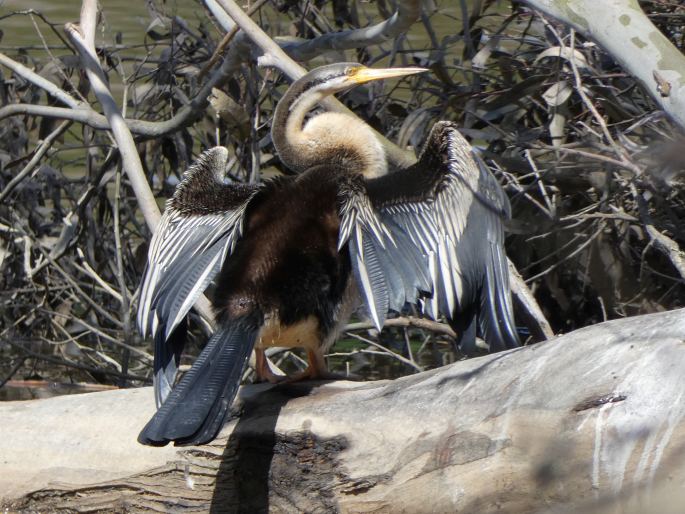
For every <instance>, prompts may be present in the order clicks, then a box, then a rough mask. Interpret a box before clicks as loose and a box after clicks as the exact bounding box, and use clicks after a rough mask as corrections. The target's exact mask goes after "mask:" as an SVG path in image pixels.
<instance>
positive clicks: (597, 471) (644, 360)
mask: <svg viewBox="0 0 685 514" xmlns="http://www.w3.org/2000/svg"><path fill="white" fill-rule="evenodd" d="M684 395H685V310H679V311H672V312H666V313H660V314H653V315H649V316H641V317H636V318H629V319H624V320H620V321H612V322H608V323H603V324H600V325H595V326H593V327H588V328H585V329H582V330H578V331H576V332H574V333H571V334H568V335H566V336H563V337H559V338H557V339H555V340H553V341H550V342H546V343H540V344H537V345H534V346H529V347H525V348H520V349H517V350H513V351H509V352H506V353H500V354H496V355H491V356H486V357H481V358H477V359H471V360H467V361H462V362H458V363H455V364H453V365H451V366H446V367H443V368H440V369H436V370H432V371H428V372H424V373H420V374H417V375H413V376H409V377H404V378H401V379H398V380H394V381H379V382H366V383H353V382H329V383H325V384H317V383H302V384H294V385H280V386H275V387H274V386H268V385H256V386H246V387H244V388H243V389H242V391H241V397H240V401H239V402H238V403H237V404H236V409H238V410H240V411H241V412H240V414H241V415H240V417H239V418H237V419H233V420H232V421H231V422H229V423H228V424H227V425H226V427H224V430H223V432H222V434H221V437H220V438H219V439H217V440H216V441H214V443H212V444H211V445H207V446H202V447H180V448H175V447H165V448H149V447H143V446H140V445H138V444H137V443H136V435H137V432H138V431H139V429H140V428H141V427H142V426H143V425H144V423H145V422H146V421H147V419H148V417H149V416H150V415H151V414H152V412H153V409H154V407H153V395H152V392H151V390H149V389H147V388H146V389H135V390H120V391H107V392H100V393H91V394H84V395H79V396H65V397H59V398H53V399H49V400H38V401H31V402H10V403H6V404H3V405H0V419H2V425H1V426H0V455H1V456H2V458H1V463H0V492H1V494H2V495H3V500H2V506H3V507H5V508H8V509H9V510H10V511H11V510H36V511H49V510H52V509H70V510H71V511H76V512H80V511H83V512H94V511H98V510H103V511H112V510H115V511H130V512H135V511H139V510H145V509H150V510H155V511H164V512H206V511H211V512H267V511H270V512H336V511H338V512H393V513H394V512H408V513H410V512H411V513H422V512H457V511H458V512H479V513H487V512H516V513H524V512H547V511H548V509H550V508H552V509H561V510H554V512H557V511H559V512H562V511H564V512H565V510H564V509H569V511H575V512H577V511H582V512H623V511H625V512H635V513H638V512H657V511H658V512H668V509H667V506H669V505H671V506H673V507H672V508H673V509H679V508H680V507H681V506H682V505H683V502H682V501H678V500H683V499H684V498H683V495H682V493H677V495H678V496H679V497H674V491H682V487H683V485H684V484H685V452H684V450H685V398H684ZM236 414H238V412H237V411H236ZM666 500H668V501H667V502H666V503H663V504H662V503H659V502H661V501H666ZM655 508H656V509H657V510H654V509H655ZM672 512H680V510H672Z"/></svg>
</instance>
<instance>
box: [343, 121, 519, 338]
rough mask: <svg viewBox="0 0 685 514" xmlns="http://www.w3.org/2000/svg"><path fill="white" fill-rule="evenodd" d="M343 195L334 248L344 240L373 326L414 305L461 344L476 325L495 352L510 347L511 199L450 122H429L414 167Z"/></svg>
mask: <svg viewBox="0 0 685 514" xmlns="http://www.w3.org/2000/svg"><path fill="white" fill-rule="evenodd" d="M341 202H342V209H341V218H342V222H341V228H340V238H339V245H340V247H342V246H343V245H344V244H345V243H348V244H349V251H350V257H351V261H352V267H353V271H354V273H355V276H356V279H357V282H358V285H359V288H360V290H361V291H362V295H363V297H364V299H365V301H366V305H367V307H368V309H369V312H370V315H371V318H372V320H373V322H374V324H375V325H376V326H377V327H378V328H380V327H381V326H382V325H383V323H384V321H385V316H386V314H387V312H388V310H394V311H397V312H399V311H401V309H402V308H403V306H404V305H405V302H409V303H415V304H416V303H420V304H422V305H423V307H424V311H425V312H426V313H427V314H428V315H430V316H432V317H436V316H437V315H438V314H439V313H442V314H444V315H445V316H446V317H447V318H448V320H450V323H451V324H452V325H453V326H455V328H457V329H458V330H457V332H458V333H459V334H460V337H461V336H464V335H465V336H466V337H468V338H470V339H473V343H471V342H470V341H464V340H462V341H464V342H465V343H467V344H475V332H476V328H478V331H479V332H480V334H481V336H482V337H483V339H485V340H486V342H488V343H489V344H490V346H491V349H493V350H494V349H504V348H511V347H515V346H517V345H518V337H517V335H516V330H515V325H514V318H513V312H512V305H511V299H510V291H509V277H508V268H507V259H506V255H505V253H504V230H503V226H502V220H503V218H508V217H509V215H510V210H509V202H508V200H507V197H506V195H505V194H504V192H503V191H502V189H501V187H500V186H499V184H498V183H497V181H496V179H495V178H494V177H493V176H492V174H491V173H490V171H489V170H488V168H487V167H486V166H485V164H484V163H483V162H482V161H481V160H480V159H479V158H478V157H477V156H476V155H475V154H474V153H473V151H472V148H471V146H470V145H469V144H468V142H467V141H466V140H465V139H464V138H463V137H462V136H461V134H460V133H459V132H458V130H457V128H456V126H455V125H454V124H452V123H449V122H440V123H438V124H436V125H435V127H433V130H432V131H431V133H430V135H429V138H428V141H427V143H426V145H425V147H424V149H423V152H422V153H421V156H420V157H419V161H418V162H417V163H416V164H415V165H413V166H411V167H409V168H406V169H403V170H400V171H398V172H396V173H392V174H390V175H386V176H383V177H379V178H376V179H371V180H364V179H362V178H361V177H357V179H356V180H352V181H351V182H349V183H348V184H347V185H346V187H344V188H343V189H342V190H341ZM424 300H425V301H424Z"/></svg>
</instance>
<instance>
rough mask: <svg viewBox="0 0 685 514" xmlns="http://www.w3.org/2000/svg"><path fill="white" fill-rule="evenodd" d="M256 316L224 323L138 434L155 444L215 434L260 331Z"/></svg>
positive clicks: (201, 439) (192, 440) (189, 441)
mask: <svg viewBox="0 0 685 514" xmlns="http://www.w3.org/2000/svg"><path fill="white" fill-rule="evenodd" d="M257 318H258V316H256V315H253V316H249V317H243V318H240V319H236V320H230V322H228V323H222V324H221V325H220V326H219V327H218V328H217V331H216V333H214V335H212V337H211V338H210V339H209V341H208V342H207V345H206V346H205V347H204V349H203V350H202V353H200V356H199V357H198V358H197V360H196V361H195V364H193V367H192V368H190V371H188V372H187V373H186V374H185V375H184V377H183V378H182V379H181V381H180V382H179V383H178V385H177V386H176V387H174V389H173V390H172V391H171V393H170V394H169V396H168V397H167V399H166V401H165V402H164V403H163V404H162V406H161V407H160V408H159V410H158V411H157V413H156V414H155V415H154V416H153V417H152V419H151V420H150V421H148V423H147V425H145V428H143V430H142V431H141V432H140V435H139V436H138V442H139V443H142V444H148V445H151V446H164V445H165V444H167V443H168V442H170V441H175V442H176V444H179V445H182V444H204V443H208V442H209V441H211V440H212V439H214V438H215V437H216V435H217V434H218V433H219V430H221V427H222V426H223V422H224V419H225V418H226V414H227V413H228V408H229V407H230V406H231V403H232V402H233V398H234V397H235V394H236V392H237V391H238V386H239V385H240V377H241V375H242V373H243V368H244V367H245V363H246V362H247V358H248V357H249V355H250V352H251V351H252V347H253V346H254V343H255V338H256V336H257V332H258V330H259V325H260V322H259V320H258V319H257Z"/></svg>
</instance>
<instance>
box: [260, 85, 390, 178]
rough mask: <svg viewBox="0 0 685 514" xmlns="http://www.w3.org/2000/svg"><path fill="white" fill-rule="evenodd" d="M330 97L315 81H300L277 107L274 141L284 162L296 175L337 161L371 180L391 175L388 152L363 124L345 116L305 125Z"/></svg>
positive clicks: (318, 119)
mask: <svg viewBox="0 0 685 514" xmlns="http://www.w3.org/2000/svg"><path fill="white" fill-rule="evenodd" d="M329 95H330V91H327V90H325V89H324V88H322V87H320V86H319V84H317V81H316V78H312V80H304V81H302V80H299V81H297V82H295V83H294V84H293V85H292V86H291V87H290V88H289V89H288V91H287V92H286V93H285V95H284V96H283V98H281V100H280V102H278V105H277V106H276V110H275V112H274V118H273V123H272V125H271V139H272V140H273V143H274V146H275V147H276V151H277V152H278V155H279V157H280V159H281V161H282V162H283V163H284V164H285V165H286V166H287V167H288V168H290V169H291V170H293V171H295V172H302V171H305V170H307V169H309V168H311V167H312V166H315V165H318V164H326V163H329V162H333V161H335V162H336V163H338V164H342V165H343V166H344V167H345V168H346V169H349V170H350V172H358V173H362V174H364V176H366V177H367V178H372V177H376V176H380V175H384V174H385V173H386V172H387V161H386V156H385V150H384V148H383V146H382V145H381V143H380V142H379V141H378V138H377V137H376V135H375V133H374V131H373V130H372V129H371V127H369V126H368V125H367V124H366V123H364V122H363V121H361V120H359V119H357V118H355V117H353V116H348V115H346V114H341V113H332V112H327V113H322V114H319V115H317V116H314V117H313V118H311V119H310V120H309V121H308V122H307V123H306V125H305V123H304V118H305V116H306V114H307V113H308V112H309V111H310V110H311V109H312V108H314V106H316V104H317V103H318V102H319V101H321V100H322V99H323V98H325V97H327V96H329Z"/></svg>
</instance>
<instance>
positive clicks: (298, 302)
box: [138, 63, 518, 445]
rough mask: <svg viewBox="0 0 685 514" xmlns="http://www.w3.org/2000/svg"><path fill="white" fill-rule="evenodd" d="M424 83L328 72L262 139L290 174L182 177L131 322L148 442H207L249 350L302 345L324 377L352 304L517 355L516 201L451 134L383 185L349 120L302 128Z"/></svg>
mask: <svg viewBox="0 0 685 514" xmlns="http://www.w3.org/2000/svg"><path fill="white" fill-rule="evenodd" d="M422 71H425V70H423V69H420V68H393V69H370V68H367V67H365V66H362V65H360V64H356V63H338V64H332V65H328V66H322V67H320V68H317V69H315V70H313V71H311V72H310V73H308V74H306V75H305V76H304V77H302V78H301V79H299V80H297V81H296V82H294V83H293V84H292V85H291V86H290V88H289V89H288V90H287V92H286V93H285V94H284V96H283V97H282V99H281V100H280V101H279V103H278V105H277V107H276V110H275V113H274V117H273V123H272V127H271V136H272V139H273V143H274V146H275V148H276V151H277V152H278V156H279V158H280V159H281V161H282V163H283V164H284V165H285V166H287V167H288V168H289V169H290V170H292V171H293V172H295V174H294V175H293V176H283V177H278V178H275V179H272V180H267V181H265V182H264V183H261V184H237V183H230V182H227V181H226V179H225V172H226V171H227V170H226V163H227V160H228V151H227V150H226V149H225V148H222V147H216V148H213V149H211V150H209V151H207V152H205V153H204V154H202V155H201V156H200V158H199V160H198V161H197V162H196V163H195V164H194V165H193V166H192V167H191V168H190V169H189V170H188V171H187V172H186V173H185V176H184V179H183V181H182V182H181V183H180V184H179V185H178V187H177V189H176V191H175V193H174V195H173V197H172V198H171V199H170V200H169V201H168V203H167V207H166V211H165V213H164V215H163V217H162V220H161V222H160V225H159V227H158V229H157V231H156V232H155V235H154V237H153V239H152V242H151V245H150V249H149V255H148V265H147V268H146V270H145V273H144V277H143V281H142V285H141V292H140V303H139V310H138V326H139V329H140V331H141V333H142V335H143V336H144V337H146V336H148V335H150V336H152V337H153V338H154V341H155V355H154V385H155V396H156V400H157V405H158V407H159V410H158V411H157V413H156V414H155V415H154V417H153V418H152V419H151V420H150V421H149V422H148V424H147V425H146V426H145V428H144V429H143V430H142V432H141V433H140V436H139V438H138V440H139V441H140V442H141V443H143V444H149V445H165V444H167V443H168V442H170V441H175V442H176V444H203V443H207V442H209V441H211V440H212V439H214V438H215V437H216V435H217V433H218V432H219V430H220V429H221V427H222V424H223V422H224V419H225V417H226V415H227V412H228V410H229V407H230V405H231V403H232V401H233V399H234V397H235V394H236V391H237V389H238V385H239V382H240V378H241V374H242V372H243V368H244V367H245V363H246V361H247V359H248V357H249V355H250V352H251V351H252V349H253V348H254V349H255V351H256V357H257V368H258V369H257V371H258V374H259V375H260V376H262V377H265V378H267V379H271V378H273V377H272V376H271V374H270V370H269V368H268V363H267V361H266V357H265V354H264V349H265V348H266V347H268V346H280V347H301V348H304V349H305V350H306V352H307V355H308V358H309V367H308V368H307V370H306V372H305V373H304V375H306V376H308V377H311V378H317V377H321V376H325V371H326V367H325V362H324V359H323V355H324V352H325V351H326V349H327V348H329V347H330V346H331V344H332V343H333V342H334V341H335V338H336V336H337V334H338V332H339V330H340V328H341V327H342V325H343V324H344V323H345V322H346V321H347V319H348V318H349V316H350V315H351V313H352V312H353V310H354V309H355V308H357V307H358V306H359V304H360V303H363V304H365V306H366V309H367V311H368V313H369V315H370V317H371V319H372V320H373V323H374V325H375V326H376V327H377V328H378V329H379V330H380V329H381V328H382V327H383V324H384V322H385V319H386V316H387V315H388V313H389V312H390V311H394V312H401V311H402V309H403V308H404V307H405V306H406V305H407V304H415V305H419V306H420V308H422V309H423V311H424V312H425V313H426V314H427V315H429V316H431V317H434V318H435V317H437V316H439V315H440V314H442V315H444V316H445V317H446V318H447V320H448V322H449V323H450V324H451V325H452V326H453V327H454V328H455V330H456V332H457V334H458V339H459V342H460V343H461V344H462V345H474V344H475V338H476V335H477V334H478V335H480V336H481V337H482V338H483V339H484V340H485V341H486V342H487V343H488V344H489V345H490V349H491V350H502V349H506V348H513V347H515V346H517V345H518V338H517V335H516V330H515V325H514V318H513V313H512V306H511V299H510V291H509V278H508V272H507V261H506V256H505V254H504V247H503V244H504V231H503V225H502V220H503V219H504V218H507V217H508V216H509V203H508V200H507V197H506V196H505V194H504V192H503V191H502V189H501V188H500V186H499V184H498V183H497V181H496V179H495V178H494V177H493V175H492V174H491V173H490V171H489V170H488V169H487V167H486V166H485V165H484V164H483V163H482V161H480V159H479V158H478V157H477V156H476V155H474V153H473V152H472V149H471V146H470V145H469V144H468V143H467V142H466V140H465V139H464V138H463V137H462V136H461V135H460V134H459V131H458V130H457V128H456V126H455V125H454V124H453V123H450V122H439V123H437V124H436V125H435V126H434V127H433V129H432V130H431V132H430V135H429V136H428V140H427V142H426V144H425V146H424V148H423V150H422V152H421V154H420V156H419V159H418V162H417V163H416V164H414V165H412V166H410V167H407V168H405V169H400V170H397V171H395V172H393V173H388V159H387V158H386V155H385V151H384V148H383V146H382V144H381V143H380V141H379V140H378V138H377V137H376V135H375V133H374V131H373V130H372V129H371V128H369V126H368V125H366V124H365V123H363V122H361V121H360V120H358V119H356V118H354V117H351V116H349V115H345V114H340V113H332V112H326V113H322V114H318V115H315V116H313V117H310V118H309V119H306V115H307V114H308V112H309V111H310V110H312V108H313V107H314V106H315V105H316V104H317V102H319V101H320V100H321V99H323V98H325V97H326V96H328V95H331V94H333V93H335V92H339V91H343V90H346V89H349V88H351V87H354V86H356V85H358V84H363V83H366V82H369V81H372V80H378V79H384V78H390V77H399V76H404V75H409V74H413V73H419V72H422ZM212 281H215V284H216V288H215V290H216V293H215V298H214V302H213V303H214V309H215V314H216V322H217V323H216V331H215V333H214V334H213V335H212V336H211V338H210V339H209V341H208V342H207V344H206V346H205V347H204V349H203V350H202V352H201V353H200V355H199V357H198V358H197V360H196V361H195V363H194V364H193V366H192V367H191V368H190V370H189V371H188V372H187V373H186V374H185V375H183V377H182V378H181V379H180V381H179V382H178V384H176V385H174V380H175V378H176V371H177V367H178V363H179V358H180V354H181V350H182V348H183V341H184V339H185V317H186V314H187V313H188V310H189V309H190V308H191V306H192V305H193V304H194V302H195V301H196V300H197V299H198V297H199V296H200V294H201V293H202V292H203V291H204V290H205V288H206V287H207V286H208V285H209V284H210V282H212Z"/></svg>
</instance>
